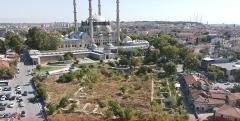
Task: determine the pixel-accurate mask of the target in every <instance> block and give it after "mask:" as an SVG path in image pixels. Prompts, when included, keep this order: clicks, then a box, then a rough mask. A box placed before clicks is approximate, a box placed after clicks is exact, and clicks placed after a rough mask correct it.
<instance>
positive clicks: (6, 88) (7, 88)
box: [3, 87, 12, 91]
mask: <svg viewBox="0 0 240 121" xmlns="http://www.w3.org/2000/svg"><path fill="white" fill-rule="evenodd" d="M11 90H12V88H11V87H5V88H3V91H11Z"/></svg>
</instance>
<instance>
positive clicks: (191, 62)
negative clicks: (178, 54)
mask: <svg viewBox="0 0 240 121" xmlns="http://www.w3.org/2000/svg"><path fill="white" fill-rule="evenodd" d="M199 66H200V61H199V59H198V58H197V57H196V56H195V55H193V54H188V55H187V56H186V58H185V60H184V63H183V68H184V69H185V70H192V71H195V70H198V69H199Z"/></svg>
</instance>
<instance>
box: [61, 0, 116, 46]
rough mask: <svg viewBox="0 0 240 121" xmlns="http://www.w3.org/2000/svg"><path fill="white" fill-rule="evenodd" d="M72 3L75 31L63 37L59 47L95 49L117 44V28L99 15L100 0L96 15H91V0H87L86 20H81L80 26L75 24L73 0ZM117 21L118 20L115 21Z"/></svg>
mask: <svg viewBox="0 0 240 121" xmlns="http://www.w3.org/2000/svg"><path fill="white" fill-rule="evenodd" d="M73 5H74V28H75V31H74V32H72V33H70V34H68V35H65V36H64V37H63V42H62V44H61V45H60V49H82V48H91V49H96V48H98V47H100V48H101V47H104V46H107V45H109V44H112V45H117V44H118V43H117V41H118V36H117V35H118V33H117V30H113V29H112V27H111V23H110V21H108V20H107V19H106V18H105V17H103V16H102V15H101V0H98V14H97V15H92V0H89V17H88V18H87V19H86V21H82V22H81V25H80V27H78V24H77V15H76V13H77V12H76V1H75V0H73ZM118 5H119V4H118ZM118 8H119V6H118ZM117 11H119V10H117ZM118 22H119V20H118V21H117V23H118ZM117 29H118V28H117ZM119 31H120V30H119Z"/></svg>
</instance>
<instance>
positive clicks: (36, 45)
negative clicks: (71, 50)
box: [0, 27, 61, 53]
mask: <svg viewBox="0 0 240 121" xmlns="http://www.w3.org/2000/svg"><path fill="white" fill-rule="evenodd" d="M26 37H27V40H26V41H25V40H24V39H23V37H21V36H19V35H18V34H17V33H14V32H10V31H9V32H7V33H6V34H5V41H3V40H0V52H2V53H3V52H5V51H6V48H7V49H12V50H14V51H16V52H17V53H20V51H21V49H22V47H23V46H24V45H27V46H28V47H29V48H30V49H37V50H56V49H57V48H58V47H59V46H60V44H61V34H59V33H57V32H46V31H44V30H43V29H41V28H37V27H34V28H31V29H30V30H29V31H28V33H27V35H26Z"/></svg>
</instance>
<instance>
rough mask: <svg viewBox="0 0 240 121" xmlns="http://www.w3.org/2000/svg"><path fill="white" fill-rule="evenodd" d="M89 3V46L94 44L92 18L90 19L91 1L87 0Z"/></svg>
mask: <svg viewBox="0 0 240 121" xmlns="http://www.w3.org/2000/svg"><path fill="white" fill-rule="evenodd" d="M88 2H89V18H88V21H89V24H90V29H89V30H90V32H89V33H90V37H91V45H93V44H94V40H93V18H92V0H88Z"/></svg>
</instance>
